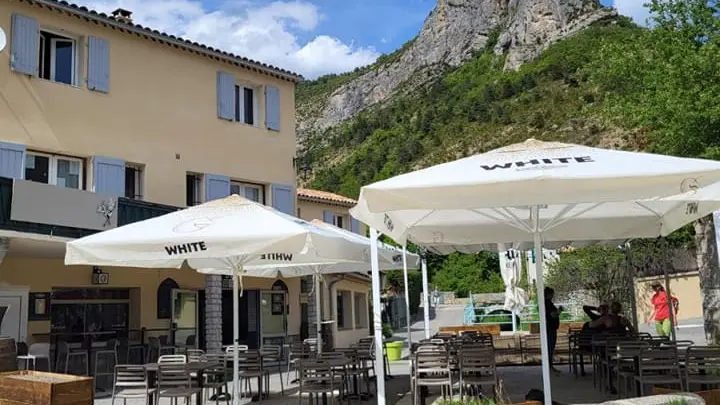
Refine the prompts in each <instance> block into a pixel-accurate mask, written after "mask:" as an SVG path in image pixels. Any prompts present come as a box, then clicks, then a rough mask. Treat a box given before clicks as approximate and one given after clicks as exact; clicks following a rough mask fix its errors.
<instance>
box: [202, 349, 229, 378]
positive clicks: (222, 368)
mask: <svg viewBox="0 0 720 405" xmlns="http://www.w3.org/2000/svg"><path fill="white" fill-rule="evenodd" d="M205 360H206V361H207V362H208V363H211V364H212V365H211V366H210V367H208V368H207V369H206V370H205V375H207V376H208V378H209V379H210V380H212V381H215V382H223V381H226V380H227V378H228V376H229V375H228V371H229V370H228V367H227V362H228V355H227V354H225V353H206V354H205Z"/></svg>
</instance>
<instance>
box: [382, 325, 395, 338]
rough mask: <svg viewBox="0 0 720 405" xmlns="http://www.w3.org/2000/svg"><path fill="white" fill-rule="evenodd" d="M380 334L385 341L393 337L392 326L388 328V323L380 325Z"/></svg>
mask: <svg viewBox="0 0 720 405" xmlns="http://www.w3.org/2000/svg"><path fill="white" fill-rule="evenodd" d="M382 334H383V337H385V338H386V339H388V338H391V337H393V330H392V326H390V324H389V323H384V324H383V325H382Z"/></svg>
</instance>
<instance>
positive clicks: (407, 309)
mask: <svg viewBox="0 0 720 405" xmlns="http://www.w3.org/2000/svg"><path fill="white" fill-rule="evenodd" d="M403 284H404V285H405V316H406V319H407V322H406V323H407V341H408V347H411V346H412V328H411V325H410V288H409V287H408V268H407V247H405V246H403Z"/></svg>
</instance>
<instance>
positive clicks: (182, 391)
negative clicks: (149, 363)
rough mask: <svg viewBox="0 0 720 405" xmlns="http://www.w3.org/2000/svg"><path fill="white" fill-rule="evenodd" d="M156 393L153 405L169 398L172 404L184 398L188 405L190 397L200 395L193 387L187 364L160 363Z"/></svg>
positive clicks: (198, 390)
mask: <svg viewBox="0 0 720 405" xmlns="http://www.w3.org/2000/svg"><path fill="white" fill-rule="evenodd" d="M156 392H157V394H156V395H155V405H158V403H159V402H160V398H171V399H173V402H177V399H178V398H184V399H185V403H186V404H188V405H189V404H190V400H191V398H192V396H193V395H197V394H198V393H200V388H198V387H197V386H193V382H192V376H191V375H190V370H189V369H188V368H187V364H178V363H170V364H162V363H161V364H160V365H159V367H158V373H157V390H156Z"/></svg>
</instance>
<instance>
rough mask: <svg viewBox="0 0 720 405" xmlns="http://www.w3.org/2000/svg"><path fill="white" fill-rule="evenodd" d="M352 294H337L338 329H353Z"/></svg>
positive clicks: (343, 292)
mask: <svg viewBox="0 0 720 405" xmlns="http://www.w3.org/2000/svg"><path fill="white" fill-rule="evenodd" d="M351 296H352V293H351V292H350V291H338V292H337V307H336V309H337V313H336V316H337V327H338V329H352V318H351V317H352V298H351Z"/></svg>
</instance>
